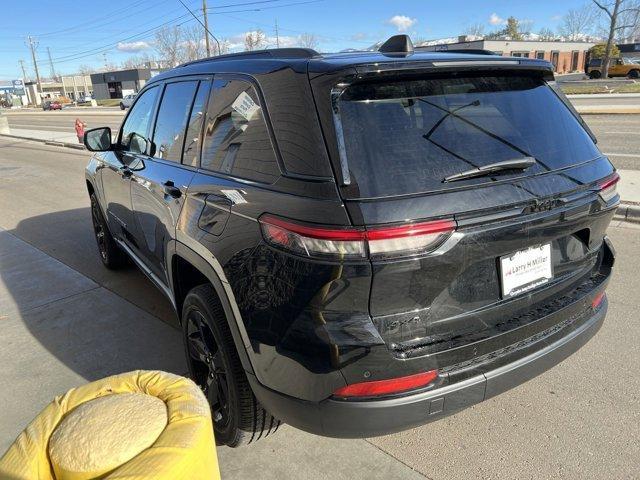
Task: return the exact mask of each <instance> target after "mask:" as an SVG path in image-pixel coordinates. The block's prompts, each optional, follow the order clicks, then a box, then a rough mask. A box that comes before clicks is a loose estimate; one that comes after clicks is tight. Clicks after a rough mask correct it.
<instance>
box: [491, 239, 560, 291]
mask: <svg viewBox="0 0 640 480" xmlns="http://www.w3.org/2000/svg"><path fill="white" fill-rule="evenodd" d="M500 274H501V276H502V296H503V297H513V296H515V295H519V294H521V293H524V292H528V291H529V290H532V289H534V288H536V287H538V286H540V285H543V284H545V283H547V282H548V281H549V280H551V279H552V278H553V269H552V268H551V244H549V243H547V244H545V245H539V246H536V247H531V248H527V249H525V250H519V251H517V252H515V253H512V254H511V255H505V256H504V257H500Z"/></svg>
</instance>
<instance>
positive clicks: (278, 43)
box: [276, 18, 280, 48]
mask: <svg viewBox="0 0 640 480" xmlns="http://www.w3.org/2000/svg"><path fill="white" fill-rule="evenodd" d="M276 48H280V35H279V33H278V19H277V18H276Z"/></svg>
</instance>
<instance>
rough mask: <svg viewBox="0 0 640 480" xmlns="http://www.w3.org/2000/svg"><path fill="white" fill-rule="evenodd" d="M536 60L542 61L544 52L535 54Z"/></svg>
mask: <svg viewBox="0 0 640 480" xmlns="http://www.w3.org/2000/svg"><path fill="white" fill-rule="evenodd" d="M536 58H537V59H538V60H544V52H536Z"/></svg>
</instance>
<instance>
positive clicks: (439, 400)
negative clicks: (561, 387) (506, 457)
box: [249, 298, 608, 438]
mask: <svg viewBox="0 0 640 480" xmlns="http://www.w3.org/2000/svg"><path fill="white" fill-rule="evenodd" d="M607 306H608V304H607V300H606V298H605V299H604V300H603V302H602V304H601V306H600V307H599V308H598V310H597V311H596V312H594V313H593V314H592V315H591V316H590V317H588V318H587V319H586V320H583V322H581V324H580V326H579V327H578V328H576V329H574V330H572V331H570V332H569V333H568V334H567V335H566V336H564V337H561V338H559V339H558V340H556V341H554V342H553V343H549V344H548V345H545V346H544V347H542V348H540V349H539V350H537V351H535V352H534V353H531V354H529V355H527V356H525V357H522V358H520V359H518V360H517V361H514V362H512V363H508V364H505V365H502V366H500V367H498V368H496V369H493V370H489V371H487V372H485V373H482V374H480V375H476V376H473V377H471V378H467V379H465V380H463V381H460V382H456V383H454V384H451V385H447V386H445V387H442V388H437V389H435V390H430V391H425V392H420V393H416V394H413V395H406V396H402V397H398V398H390V399H381V400H366V401H345V400H335V399H327V400H324V401H321V402H309V401H304V400H299V399H296V398H293V397H289V396H286V395H283V394H281V393H278V392H275V391H273V390H270V389H268V388H266V387H264V386H263V385H261V384H260V383H259V382H258V381H257V380H256V379H255V377H253V376H252V375H249V381H250V383H251V386H252V388H253V391H254V393H255V395H256V397H257V398H258V400H259V401H260V402H261V403H262V405H263V406H264V407H265V408H266V409H267V410H269V411H270V412H271V413H272V414H274V415H275V416H276V417H278V418H280V419H282V420H283V421H284V422H286V423H289V424H291V425H293V426H294V427H297V428H300V429H301V430H305V431H308V432H311V433H316V434H319V435H325V436H330V437H342V438H360V437H368V436H376V435H384V434H388V433H394V432H398V431H401V430H406V429H408V428H412V427H415V426H418V425H423V424H425V423H428V422H431V421H434V420H437V419H439V418H442V417H444V416H447V415H450V414H452V413H455V412H456V411H459V410H462V409H464V408H467V407H469V406H471V405H473V404H476V403H479V402H481V401H483V400H486V399H488V398H491V397H493V396H495V395H498V394H499V393H502V392H504V391H506V390H509V389H510V388H513V387H515V386H516V385H519V384H521V383H524V382H526V381H527V380H529V379H531V378H533V377H535V376H537V375H539V374H540V373H542V372H544V371H545V370H548V369H549V368H551V367H553V366H554V365H556V364H558V363H560V362H561V361H562V360H564V359H565V358H567V357H568V356H570V355H571V354H573V353H574V352H576V351H577V350H578V349H580V348H581V347H582V346H583V345H584V344H585V343H587V342H588V341H589V340H590V339H591V337H593V336H594V335H595V334H596V333H597V332H598V330H599V329H600V327H601V326H602V323H603V322H604V318H605V315H606V312H607Z"/></svg>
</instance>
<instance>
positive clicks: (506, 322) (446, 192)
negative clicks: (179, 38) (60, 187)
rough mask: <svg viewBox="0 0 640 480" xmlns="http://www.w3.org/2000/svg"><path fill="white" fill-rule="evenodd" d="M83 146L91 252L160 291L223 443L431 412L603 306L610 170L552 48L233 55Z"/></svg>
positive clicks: (351, 430) (166, 84) (488, 384)
mask: <svg viewBox="0 0 640 480" xmlns="http://www.w3.org/2000/svg"><path fill="white" fill-rule="evenodd" d="M85 144H86V146H87V147H88V149H89V150H91V151H94V152H96V153H95V154H94V155H93V157H92V158H91V160H90V162H89V165H88V167H87V171H86V180H87V188H88V190H89V194H90V197H91V206H92V216H93V224H94V227H95V235H96V239H97V242H98V246H99V251H100V255H101V258H102V261H103V262H104V264H105V265H106V266H107V267H108V268H117V267H119V266H121V265H122V264H123V263H124V262H125V259H126V258H130V259H132V260H133V262H135V264H137V265H138V266H139V267H140V269H141V270H142V271H143V272H144V273H145V274H146V275H147V276H148V277H149V278H150V279H151V281H152V282H154V283H155V284H156V285H157V286H158V287H159V289H160V290H161V291H162V292H163V293H164V294H166V296H167V297H168V298H169V300H170V301H171V302H172V304H173V306H174V307H175V309H176V312H177V313H178V316H179V319H180V322H181V325H182V330H183V333H184V342H185V349H186V355H187V359H188V363H189V369H190V374H191V376H192V378H193V379H194V380H195V381H196V382H197V383H198V384H199V385H200V386H201V387H202V389H203V390H204V392H205V394H206V395H207V396H208V399H209V401H210V404H211V409H212V414H213V418H214V422H215V433H216V436H217V438H218V441H220V442H222V443H226V444H228V445H232V446H237V445H240V444H243V443H250V442H253V441H255V440H257V439H259V438H261V437H264V436H266V435H269V434H270V433H272V432H273V431H275V430H276V429H277V428H278V426H279V425H280V422H281V421H283V422H287V423H289V424H291V425H293V426H295V427H298V428H301V429H303V430H306V431H309V432H314V433H317V434H321V435H328V436H335V437H364V436H372V435H381V434H386V433H390V432H396V431H399V430H403V429H407V428H410V427H413V426H416V425H421V424H424V423H426V422H429V421H432V420H435V419H438V418H441V417H443V416H444V415H448V414H451V413H452V412H455V411H458V410H460V409H463V408H465V407H468V406H470V405H473V404H475V403H477V402H480V401H482V400H485V399H487V398H489V397H492V396H494V395H496V394H498V393H500V392H503V391H505V390H507V389H509V388H511V387H514V386H516V385H518V384H520V383H522V382H524V381H526V380H527V379H529V378H532V377H533V376H535V375H537V374H539V373H541V372H542V371H544V370H546V369H548V368H549V367H551V366H553V365H555V364H557V363H558V362H560V361H561V360H562V359H564V358H565V357H567V356H568V355H570V354H572V353H573V352H575V351H576V350H578V349H579V348H580V347H581V346H582V345H583V344H584V343H585V342H587V341H588V340H589V339H590V338H591V337H592V336H593V335H594V334H595V333H596V332H597V331H598V329H599V328H600V326H601V325H602V322H603V320H604V317H605V313H606V310H607V301H606V297H605V294H604V291H605V287H606V285H607V282H608V280H609V277H610V275H611V270H612V267H613V263H614V252H613V248H612V246H611V244H610V242H609V240H608V239H607V237H606V234H605V232H606V229H607V226H608V225H609V222H610V220H611V218H612V216H613V214H614V211H615V209H616V207H617V205H618V202H619V196H618V194H617V193H616V182H617V180H618V176H617V174H616V172H615V169H614V168H613V166H612V165H611V163H610V162H609V160H608V159H607V158H606V157H605V156H604V155H603V154H602V153H601V152H600V151H599V150H598V148H597V146H596V142H595V138H594V137H593V135H592V133H591V132H590V131H589V129H588V127H587V126H586V125H585V124H584V122H583V121H582V119H581V118H580V116H579V115H578V114H577V113H576V112H575V110H574V109H573V108H572V107H571V105H570V104H569V103H568V102H567V100H566V98H565V97H564V96H563V95H562V93H561V92H559V91H558V90H557V89H556V87H555V84H554V78H553V71H552V66H551V65H550V64H549V63H547V62H545V61H542V60H535V59H523V58H517V59H516V58H503V57H498V56H488V55H473V54H464V53H419V52H417V51H413V48H412V45H411V42H410V40H409V39H408V38H407V37H404V36H399V37H393V38H392V39H390V40H389V41H387V42H386V43H385V44H384V45H383V46H382V47H381V49H380V51H379V52H360V53H345V54H332V55H320V54H318V53H316V52H314V51H313V50H308V49H275V50H268V51H259V52H247V53H239V54H231V55H224V56H219V57H215V58H208V59H204V60H199V61H195V62H191V63H188V64H185V65H182V66H180V67H177V68H175V69H173V70H171V71H168V72H165V73H163V74H161V75H158V76H157V77H154V78H153V79H152V80H150V81H149V82H148V84H147V85H146V86H145V87H144V89H143V90H142V91H141V92H140V93H139V95H138V96H137V98H136V99H135V103H134V104H133V106H132V107H131V109H130V111H129V112H128V114H127V116H126V118H125V119H124V122H123V124H122V126H121V128H120V131H119V132H118V133H117V135H116V136H115V138H114V139H113V140H112V138H111V131H110V130H109V129H108V128H100V129H94V130H91V131H88V132H87V133H86V136H85ZM594 368H597V367H596V366H595V365H594Z"/></svg>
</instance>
